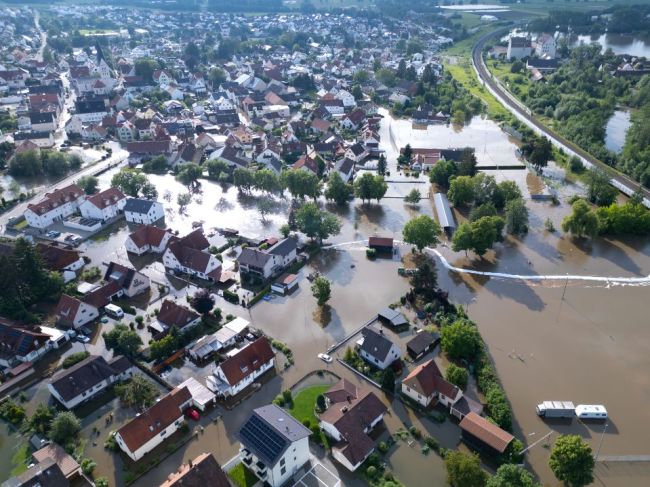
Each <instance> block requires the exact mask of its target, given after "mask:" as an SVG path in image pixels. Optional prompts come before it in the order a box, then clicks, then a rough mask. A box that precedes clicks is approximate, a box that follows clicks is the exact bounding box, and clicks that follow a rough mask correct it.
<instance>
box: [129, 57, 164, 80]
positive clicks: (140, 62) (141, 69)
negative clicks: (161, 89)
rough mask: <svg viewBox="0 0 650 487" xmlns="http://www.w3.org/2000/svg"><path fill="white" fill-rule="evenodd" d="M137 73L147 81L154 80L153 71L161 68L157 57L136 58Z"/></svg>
mask: <svg viewBox="0 0 650 487" xmlns="http://www.w3.org/2000/svg"><path fill="white" fill-rule="evenodd" d="M134 68H135V74H136V75H137V76H142V77H143V78H144V79H145V80H146V81H153V73H154V71H156V70H157V69H159V68H160V65H159V64H158V62H157V61H156V60H155V59H151V58H148V57H143V58H139V59H136V60H135V65H134Z"/></svg>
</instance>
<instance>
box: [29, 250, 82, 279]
mask: <svg viewBox="0 0 650 487" xmlns="http://www.w3.org/2000/svg"><path fill="white" fill-rule="evenodd" d="M36 250H38V253H39V254H40V256H41V258H42V259H43V264H44V265H45V267H47V268H48V269H49V270H51V271H56V272H59V273H60V274H61V276H62V277H63V281H64V282H66V283H68V282H70V281H72V280H74V279H75V278H76V277H77V272H78V271H80V270H81V269H82V267H83V266H84V265H85V262H84V260H83V257H81V254H79V252H77V251H76V250H73V249H71V248H69V247H66V246H63V245H60V244H59V243H58V242H51V243H47V244H45V243H42V242H39V243H37V244H36Z"/></svg>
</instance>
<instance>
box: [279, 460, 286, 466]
mask: <svg viewBox="0 0 650 487" xmlns="http://www.w3.org/2000/svg"><path fill="white" fill-rule="evenodd" d="M285 463H286V462H285V461H284V458H283V459H282V460H280V466H281V467H284V464H285Z"/></svg>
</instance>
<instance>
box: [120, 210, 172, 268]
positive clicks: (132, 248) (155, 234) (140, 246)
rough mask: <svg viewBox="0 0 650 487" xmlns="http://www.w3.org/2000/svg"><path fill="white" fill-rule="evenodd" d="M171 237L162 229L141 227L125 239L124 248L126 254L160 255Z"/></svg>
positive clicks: (149, 226) (147, 226) (148, 226)
mask: <svg viewBox="0 0 650 487" xmlns="http://www.w3.org/2000/svg"><path fill="white" fill-rule="evenodd" d="M127 204H128V203H127ZM171 237H172V234H171V233H170V232H168V231H166V230H163V229H162V228H158V227H154V226H151V225H141V226H139V227H138V228H137V229H136V230H135V231H134V232H133V233H131V234H130V235H129V236H128V237H127V238H126V242H125V243H124V246H125V247H126V251H127V252H129V253H131V254H135V255H143V254H146V253H148V252H153V253H154V254H162V253H163V252H164V251H165V249H166V248H167V244H168V242H169V239H170V238H171Z"/></svg>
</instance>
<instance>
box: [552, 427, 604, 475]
mask: <svg viewBox="0 0 650 487" xmlns="http://www.w3.org/2000/svg"><path fill="white" fill-rule="evenodd" d="M548 464H549V466H550V467H551V470H552V471H553V473H554V474H555V476H556V477H557V478H558V480H561V481H563V482H564V483H566V484H567V485H568V486H570V487H583V486H585V485H589V484H591V483H592V482H593V481H594V464H595V462H594V456H593V452H592V451H591V447H590V446H589V445H588V444H587V443H585V441H584V440H583V439H582V438H581V437H580V436H578V435H561V436H560V437H559V438H558V439H557V441H556V442H555V445H553V450H552V451H551V457H550V459H549V461H548Z"/></svg>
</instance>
